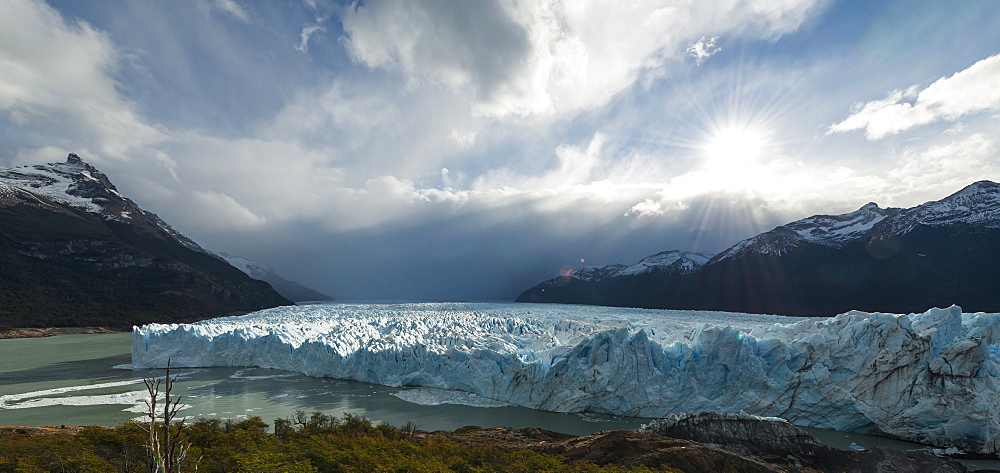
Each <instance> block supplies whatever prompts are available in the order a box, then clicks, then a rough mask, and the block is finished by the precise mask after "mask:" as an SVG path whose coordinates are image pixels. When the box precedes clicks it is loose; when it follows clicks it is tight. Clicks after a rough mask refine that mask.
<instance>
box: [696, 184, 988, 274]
mask: <svg viewBox="0 0 1000 473" xmlns="http://www.w3.org/2000/svg"><path fill="white" fill-rule="evenodd" d="M959 224H967V225H979V226H983V227H986V228H1000V184H997V183H995V182H991V181H979V182H976V183H973V184H970V185H968V186H966V187H965V188H963V189H962V190H960V191H958V192H956V193H954V194H952V195H950V196H948V197H945V198H944V199H941V200H937V201H932V202H927V203H924V204H921V205H918V206H916V207H911V208H907V209H901V208H891V207H890V208H881V207H879V206H878V204H876V203H874V202H869V203H868V204H865V205H864V206H862V207H861V208H860V209H858V210H855V211H854V212H850V213H846V214H842V215H814V216H812V217H807V218H804V219H802V220H796V221H794V222H792V223H789V224H786V225H782V226H780V227H777V228H775V229H774V230H771V231H768V232H765V233H761V234H760V235H757V236H755V237H753V238H749V239H746V240H743V241H741V242H739V243H737V244H736V245H733V246H732V247H731V248H729V249H727V250H726V251H723V252H722V253H719V255H718V256H716V257H715V258H714V259H713V262H716V261H723V260H727V259H731V258H736V257H740V256H743V255H746V254H770V255H775V256H780V255H782V254H785V253H787V252H788V251H789V250H790V249H791V248H794V247H797V246H801V245H803V244H806V243H812V244H818V245H823V246H829V247H833V248H842V247H844V246H846V245H848V244H850V243H852V242H855V241H858V240H862V239H866V238H873V237H884V236H886V235H893V236H900V235H905V234H906V233H909V232H910V231H912V230H913V229H914V228H915V227H917V226H918V225H923V226H932V227H933V226H943V225H959Z"/></svg>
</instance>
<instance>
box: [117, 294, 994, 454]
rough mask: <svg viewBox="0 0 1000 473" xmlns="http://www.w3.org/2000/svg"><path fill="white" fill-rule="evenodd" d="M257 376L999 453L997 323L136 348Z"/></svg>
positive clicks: (509, 325)
mask: <svg viewBox="0 0 1000 473" xmlns="http://www.w3.org/2000/svg"><path fill="white" fill-rule="evenodd" d="M167 360H172V363H173V365H174V366H191V367H193V366H259V367H267V368H278V369H285V370H292V371H299V372H302V373H305V374H307V375H312V376H328V377H334V378H343V379H354V380H358V381H365V382H371V383H378V384H384V385H390V386H422V387H429V388H437V389H454V390H460V391H464V392H469V393H473V394H476V395H479V396H484V397H487V398H490V399H494V400H497V401H501V402H505V403H510V404H516V405H521V406H527V407H532V408H538V409H545V410H551V411H557V412H595V413H608V414H618V415H632V416H645V417H663V416H666V415H669V414H671V413H676V412H720V413H731V414H735V413H739V412H740V411H744V412H746V413H750V414H753V415H760V416H766V417H780V418H784V419H788V420H789V421H790V422H792V423H794V424H797V425H803V426H814V427H823V428H830V429H837V430H842V431H850V432H860V433H874V434H882V435H889V436H895V437H899V438H903V439H908V440H914V441H919V442H925V443H930V444H934V445H939V446H957V447H959V448H963V449H966V450H972V451H978V452H997V451H1000V435H998V433H1000V424H998V414H997V411H996V409H995V406H997V405H998V403H1000V389H998V388H1000V386H998V383H997V378H998V376H1000V314H985V313H976V314H963V313H962V311H961V309H960V308H958V307H954V306H953V307H951V308H948V309H931V310H929V311H927V312H925V313H922V314H910V315H897V314H881V313H864V312H850V313H847V314H842V315H839V316H837V317H833V318H829V319H801V318H794V317H778V316H766V315H751V314H733V313H725V312H697V311H663V310H643V309H621V308H609V307H588V306H563V305H549V304H545V305H538V304H455V303H453V304H386V305H364V304H328V305H313V306H299V307H281V308H275V309H270V310H264V311H259V312H255V313H253V314H249V315H246V316H241V317H224V318H219V319H213V320H209V321H204V322H199V323H195V324H185V325H158V324H151V325H147V326H144V327H141V328H136V329H135V330H134V332H133V344H132V361H133V365H134V366H135V367H137V368H154V367H163V366H165V365H166V362H167Z"/></svg>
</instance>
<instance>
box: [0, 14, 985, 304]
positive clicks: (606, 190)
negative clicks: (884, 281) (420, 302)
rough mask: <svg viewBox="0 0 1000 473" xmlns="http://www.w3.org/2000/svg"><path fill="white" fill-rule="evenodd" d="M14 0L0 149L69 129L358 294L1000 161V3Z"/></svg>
mask: <svg viewBox="0 0 1000 473" xmlns="http://www.w3.org/2000/svg"><path fill="white" fill-rule="evenodd" d="M0 10H2V11H4V12H5V14H4V15H3V17H2V18H0V165H3V166H12V165H24V164H33V163H39V162H53V161H61V160H63V159H65V156H66V154H67V153H69V152H76V153H78V154H80V155H81V156H83V157H84V159H86V160H88V161H90V162H91V163H93V164H94V165H96V166H97V167H98V168H100V169H101V170H103V171H104V172H105V173H107V174H108V175H109V176H110V177H111V179H112V180H113V182H115V183H116V184H117V186H118V187H119V189H120V190H122V191H123V192H124V193H125V194H126V195H129V196H130V197H132V198H133V200H135V201H136V202H138V203H139V204H140V205H141V206H143V207H144V208H146V209H148V210H151V211H153V212H156V213H157V214H159V215H161V216H162V217H163V218H164V219H165V220H167V221H168V222H169V223H171V224H172V225H174V226H175V227H177V228H178V229H179V230H181V231H183V232H185V233H187V234H188V235H189V236H191V237H193V238H194V239H195V240H196V241H198V242H200V243H201V244H202V245H203V246H205V247H207V248H210V249H214V250H219V251H226V252H229V253H233V254H239V255H242V256H245V257H249V258H253V259H257V260H259V261H262V262H264V263H267V264H269V265H270V266H272V267H273V268H274V269H275V270H277V271H278V272H279V273H281V274H283V275H285V276H286V277H289V278H291V279H295V280H298V281H300V282H303V283H306V284H307V285H309V286H312V287H315V288H317V289H319V290H322V291H325V292H328V293H330V294H332V295H335V296H339V297H344V298H389V299H503V298H512V297H514V296H516V295H517V294H518V293H519V292H520V291H521V290H523V289H525V288H527V287H529V286H531V285H532V284H534V283H535V282H538V281H540V280H542V279H546V278H549V277H553V276H555V275H557V274H558V271H559V270H560V268H562V267H564V266H566V265H576V266H580V265H584V264H586V265H589V264H611V263H631V262H634V261H636V260H638V259H639V258H641V257H643V256H646V255H649V254H652V253H655V252H658V251H662V250H667V249H685V250H697V251H707V252H717V251H721V250H723V249H725V248H726V247H728V246H730V245H732V244H733V243H735V242H737V241H738V240H740V239H743V238H747V237H750V236H752V235H754V234H756V233H758V232H760V231H764V230H768V229H770V228H773V227H774V226H776V225H779V224H782V223H785V222H787V221H790V220H793V219H797V218H802V217H805V216H808V215H813V214H817V213H842V212H847V211H851V210H855V209H857V208H858V207H860V206H862V205H864V204H865V203H867V202H870V201H874V202H877V203H878V204H879V205H882V206H895V207H906V206H913V205H916V204H919V203H922V202H925V201H928V200H934V199H939V198H942V197H944V196H945V195H948V194H950V193H951V192H954V191H956V190H958V189H960V188H961V187H963V186H965V185H967V184H969V183H971V182H974V181H976V180H981V179H991V180H1000V143H998V141H1000V118H998V115H1000V87H998V86H997V84H1000V4H998V3H996V2H990V1H972V2H969V1H957V2H947V1H940V2H913V1H880V2H860V1H842V2H838V1H823V0H783V1H747V2H737V1H703V2H678V1H635V2H627V3H625V2H614V1H604V2H601V1H557V0H551V1H539V2H512V1H507V0H487V1H481V2H463V1H445V0H413V1H403V0H389V1H379V2H375V1H371V2H357V3H347V4H345V3H336V2H328V1H324V0H312V1H307V0H280V1H269V2H252V1H247V0H191V1H180V0H179V1H171V2H163V1H161V2H153V1H115V0H102V1H59V2H56V1H53V2H49V3H45V2H42V1H37V0H0ZM581 260H583V262H581Z"/></svg>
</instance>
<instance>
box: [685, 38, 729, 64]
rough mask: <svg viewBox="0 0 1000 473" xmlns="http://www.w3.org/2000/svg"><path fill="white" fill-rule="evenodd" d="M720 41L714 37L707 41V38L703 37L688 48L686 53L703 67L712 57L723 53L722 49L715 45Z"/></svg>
mask: <svg viewBox="0 0 1000 473" xmlns="http://www.w3.org/2000/svg"><path fill="white" fill-rule="evenodd" d="M718 39H719V37H718V36H713V37H711V38H708V39H707V40H706V39H705V37H704V36H702V37H701V39H700V40H698V41H697V42H694V43H692V44H691V45H690V46H688V47H687V49H685V50H684V52H685V53H687V56H688V57H692V58H694V61H695V62H696V63H697V64H698V65H701V63H702V62H703V61H705V59H708V58H709V57H710V56H711V55H713V54H716V53H718V52H720V51H722V48H720V47H719V46H716V45H715V42H716V41H717V40H718Z"/></svg>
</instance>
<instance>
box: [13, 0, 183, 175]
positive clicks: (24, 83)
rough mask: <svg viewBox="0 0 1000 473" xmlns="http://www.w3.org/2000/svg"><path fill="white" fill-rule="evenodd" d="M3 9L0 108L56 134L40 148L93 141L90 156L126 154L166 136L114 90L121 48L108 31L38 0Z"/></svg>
mask: <svg viewBox="0 0 1000 473" xmlns="http://www.w3.org/2000/svg"><path fill="white" fill-rule="evenodd" d="M0 10H2V11H3V12H4V14H3V15H0V44H3V47H0V64H3V67H2V68H0V112H2V113H3V115H4V116H5V118H6V119H7V120H10V122H11V123H13V124H14V125H16V126H20V127H24V128H28V129H32V130H36V131H35V133H38V131H40V130H45V131H44V134H45V135H51V136H55V137H57V138H56V140H57V141H45V142H40V143H38V145H37V147H38V148H44V147H48V146H53V145H58V146H60V147H63V148H68V149H79V148H78V146H79V143H80V142H81V141H83V142H87V143H94V142H96V143H98V144H99V146H97V147H96V148H94V149H91V151H93V152H94V154H95V156H93V158H92V159H96V160H97V161H101V160H102V159H128V157H129V156H130V155H131V153H132V152H133V151H134V150H136V149H137V148H140V147H144V146H149V145H151V144H154V143H158V142H161V141H163V140H164V139H166V138H167V134H166V133H165V131H164V130H162V129H160V128H158V127H156V126H153V125H149V124H147V123H145V121H144V120H143V119H142V117H141V116H139V115H138V114H137V113H136V112H135V111H134V106H133V104H132V103H130V102H128V101H127V100H124V99H123V98H122V97H121V96H120V94H119V93H118V91H117V89H116V82H115V81H114V79H113V78H112V74H113V73H114V71H115V69H116V67H117V61H118V60H119V54H118V52H117V51H116V50H115V48H114V46H113V44H112V43H111V40H110V39H109V38H108V36H107V34H106V33H104V32H102V31H99V30H97V29H95V28H93V27H92V26H91V25H90V24H88V23H86V22H83V21H73V22H67V21H66V20H65V19H63V17H62V16H61V15H60V14H59V12H57V11H56V10H53V9H52V8H50V7H49V6H47V5H45V4H42V3H39V2H35V1H28V0H2V1H0ZM94 137H96V139H94Z"/></svg>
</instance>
